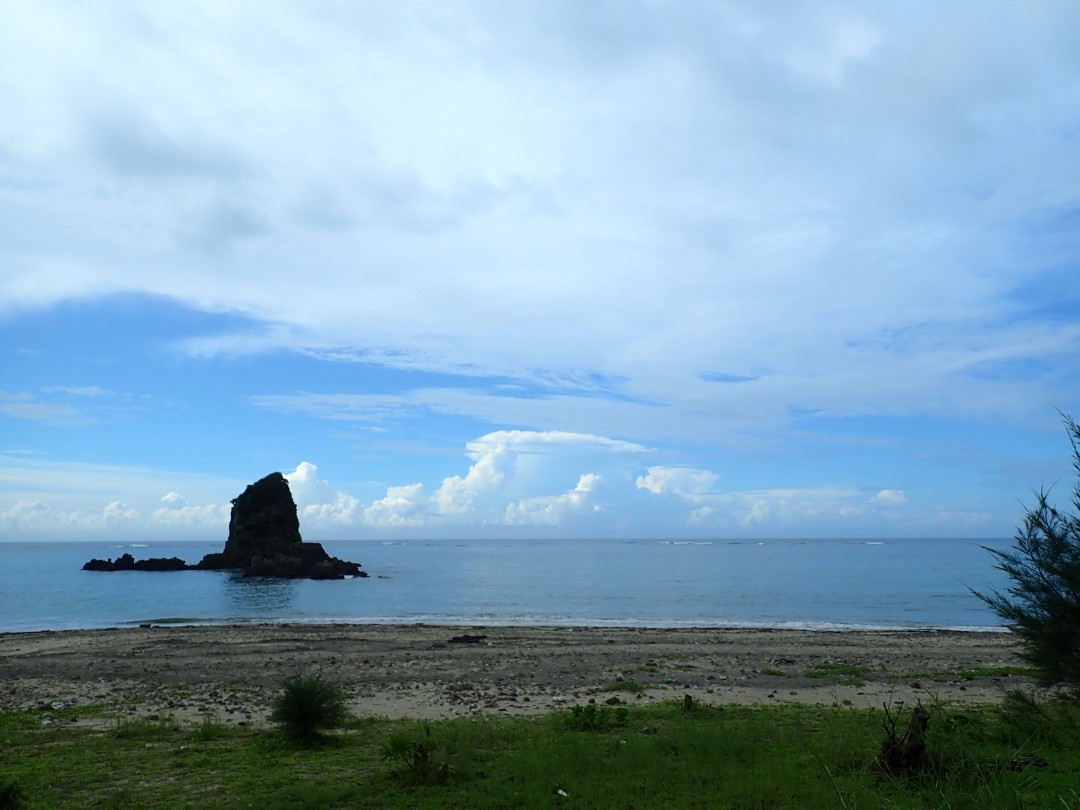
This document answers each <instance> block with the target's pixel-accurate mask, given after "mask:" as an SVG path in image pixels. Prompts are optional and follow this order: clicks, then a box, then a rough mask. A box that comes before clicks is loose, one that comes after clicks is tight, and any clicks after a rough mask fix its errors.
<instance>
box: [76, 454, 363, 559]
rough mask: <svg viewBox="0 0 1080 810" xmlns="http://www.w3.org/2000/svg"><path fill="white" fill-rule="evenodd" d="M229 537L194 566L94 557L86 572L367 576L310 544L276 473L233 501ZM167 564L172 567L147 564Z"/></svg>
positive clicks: (256, 483) (258, 482)
mask: <svg viewBox="0 0 1080 810" xmlns="http://www.w3.org/2000/svg"><path fill="white" fill-rule="evenodd" d="M232 504H233V507H232V516H231V517H230V519H229V539H228V540H227V541H226V543H225V548H224V550H223V551H220V552H217V553H214V554H207V555H206V556H205V557H203V558H202V560H200V561H199V562H198V563H197V564H195V565H190V566H189V565H187V564H186V563H185V562H184V561H183V560H180V559H178V558H176V557H173V558H172V559H170V560H162V559H160V558H158V559H151V560H141V561H137V560H135V559H133V558H132V557H131V555H130V554H125V555H123V556H122V557H121V558H120V559H119V560H117V561H116V562H115V563H113V562H112V560H108V561H104V560H91V561H90V562H88V563H87V564H86V565H84V566H83V570H86V571H176V570H183V569H185V568H190V569H196V570H200V571H240V572H242V573H243V574H244V576H248V577H280V578H287V579H344V578H345V577H366V576H367V573H366V572H365V571H363V570H362V569H361V568H360V566H359V564H357V563H354V562H349V561H348V560H341V559H338V558H337V557H331V556H330V555H329V554H327V553H326V551H325V549H323V547H322V545H321V544H319V543H305V542H304V541H303V540H302V539H301V537H300V521H299V519H298V517H297V514H296V502H295V501H294V500H293V497H292V492H291V491H290V489H289V482H288V481H286V480H285V476H283V475H282V474H281V473H271V474H270V475H268V476H266V477H265V478H263V479H261V480H259V481H256V482H255V483H254V484H251V485H250V486H249V487H247V489H245V490H244V491H243V493H242V494H241V495H240V496H239V497H237V498H235V499H234V500H233V502H232ZM161 563H166V564H168V565H170V566H172V567H168V568H162V567H143V566H147V565H151V564H153V565H158V564H161Z"/></svg>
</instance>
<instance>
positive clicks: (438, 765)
mask: <svg viewBox="0 0 1080 810" xmlns="http://www.w3.org/2000/svg"><path fill="white" fill-rule="evenodd" d="M382 757H383V759H384V760H387V761H389V762H396V763H397V764H398V765H399V766H400V772H401V773H402V774H403V775H405V776H406V777H407V778H408V779H409V781H411V782H412V783H413V784H417V785H445V784H447V783H448V782H449V781H450V778H451V777H452V776H453V775H454V774H455V773H456V771H457V769H456V767H455V757H454V750H453V747H452V746H450V745H448V744H440V743H439V742H438V741H436V740H435V738H434V737H433V736H432V733H431V726H430V725H427V724H424V725H423V726H421V727H419V728H418V729H417V730H416V731H401V732H398V733H397V734H393V735H391V736H390V738H389V739H388V740H387V741H386V744H385V745H383V748H382Z"/></svg>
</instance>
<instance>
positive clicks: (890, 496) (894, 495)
mask: <svg viewBox="0 0 1080 810" xmlns="http://www.w3.org/2000/svg"><path fill="white" fill-rule="evenodd" d="M871 500H872V501H873V502H874V503H879V504H881V505H882V506H903V505H904V504H905V503H907V502H908V499H907V495H905V494H904V490H902V489H883V490H881V491H880V492H878V494H877V495H875V496H874V497H873V498H872V499H871Z"/></svg>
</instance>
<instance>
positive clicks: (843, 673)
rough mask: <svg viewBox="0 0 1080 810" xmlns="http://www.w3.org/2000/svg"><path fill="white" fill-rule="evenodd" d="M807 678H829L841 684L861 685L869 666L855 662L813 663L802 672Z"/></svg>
mask: <svg viewBox="0 0 1080 810" xmlns="http://www.w3.org/2000/svg"><path fill="white" fill-rule="evenodd" d="M803 674H804V675H805V676H806V677H807V678H821V679H828V680H831V681H832V682H833V683H838V684H842V685H843V686H862V685H863V684H864V683H866V677H867V676H868V675H869V674H870V668H869V667H863V666H858V665H857V664H814V665H813V666H810V667H807V669H806V672H804V673H803Z"/></svg>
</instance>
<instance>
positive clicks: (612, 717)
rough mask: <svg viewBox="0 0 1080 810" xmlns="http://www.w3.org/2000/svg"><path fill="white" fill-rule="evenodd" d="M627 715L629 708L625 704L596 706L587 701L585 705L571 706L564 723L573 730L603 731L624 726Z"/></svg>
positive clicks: (628, 714) (628, 715)
mask: <svg viewBox="0 0 1080 810" xmlns="http://www.w3.org/2000/svg"><path fill="white" fill-rule="evenodd" d="M629 717H630V710H629V709H628V708H626V707H625V706H614V707H612V706H598V705H597V704H595V703H589V704H587V705H585V706H571V707H570V710H569V712H568V713H567V715H566V725H567V726H569V727H570V728H572V729H574V730H575V731H605V730H607V729H609V728H615V727H617V726H625V725H626V721H627V720H628V719H629Z"/></svg>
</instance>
